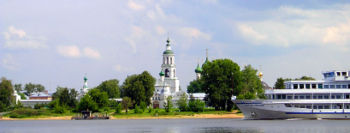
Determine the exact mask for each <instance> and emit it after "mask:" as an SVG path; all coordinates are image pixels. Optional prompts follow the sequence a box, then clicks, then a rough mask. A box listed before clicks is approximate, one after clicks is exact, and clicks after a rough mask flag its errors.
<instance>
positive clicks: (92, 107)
mask: <svg viewBox="0 0 350 133" xmlns="http://www.w3.org/2000/svg"><path fill="white" fill-rule="evenodd" d="M86 110H89V111H92V112H96V111H98V105H97V103H96V102H95V101H94V100H92V98H91V96H90V95H85V96H84V97H83V98H81V99H80V102H79V104H78V111H86Z"/></svg>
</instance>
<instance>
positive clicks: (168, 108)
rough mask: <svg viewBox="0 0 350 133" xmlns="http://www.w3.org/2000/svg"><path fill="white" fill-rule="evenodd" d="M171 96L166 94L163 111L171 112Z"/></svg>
mask: <svg viewBox="0 0 350 133" xmlns="http://www.w3.org/2000/svg"><path fill="white" fill-rule="evenodd" d="M172 99H173V97H172V96H168V97H167V98H166V103H164V109H165V112H171V109H172V108H173V106H174V105H173V101H172Z"/></svg>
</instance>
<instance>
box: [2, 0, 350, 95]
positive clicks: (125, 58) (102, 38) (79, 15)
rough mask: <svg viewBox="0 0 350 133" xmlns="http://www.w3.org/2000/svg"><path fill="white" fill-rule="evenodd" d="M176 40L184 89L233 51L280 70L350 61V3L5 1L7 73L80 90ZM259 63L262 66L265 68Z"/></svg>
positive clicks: (291, 74) (120, 73)
mask: <svg viewBox="0 0 350 133" xmlns="http://www.w3.org/2000/svg"><path fill="white" fill-rule="evenodd" d="M168 34H169V36H170V39H171V43H172V47H173V50H174V51H175V54H176V64H177V76H178V77H179V79H180V84H181V88H183V89H185V88H186V87H187V85H188V83H189V82H190V81H191V80H193V79H194V78H195V73H194V69H195V67H196V65H197V62H198V60H200V62H202V61H203V60H204V58H205V49H206V48H208V49H209V59H211V60H213V59H218V58H229V59H232V60H233V61H235V62H237V63H238V64H239V65H240V66H241V67H243V66H244V65H248V64H251V65H252V66H253V67H255V68H258V69H260V70H262V72H263V73H264V81H266V82H267V83H268V84H269V85H270V86H272V85H273V83H274V82H275V80H276V78H278V77H285V78H296V77H300V76H302V75H307V76H312V77H315V78H317V79H322V77H321V72H322V71H326V70H333V69H341V70H346V69H348V68H349V66H350V62H349V61H348V58H347V57H350V52H349V47H350V3H347V2H346V1H340V2H338V1H314V0H311V1H295V0H292V1H287V0H283V1H280V0H276V1H264V0H250V1H242V0H226V1H220V0H192V1H188V0H140V1H138V0H101V1H93V0H76V1H70V0H63V1H62V0H57V1H56V0H51V1H45V0H34V1H20V0H4V1H0V76H1V77H7V78H9V79H11V80H13V82H14V83H22V84H25V83H28V82H32V83H41V84H43V85H44V86H45V87H46V88H47V89H49V90H50V91H54V90H55V88H56V87H57V86H58V85H60V86H67V87H70V88H76V89H80V88H81V87H82V85H83V83H82V82H83V76H84V74H85V73H87V76H88V78H89V86H90V87H93V86H97V85H98V84H99V83H101V82H102V81H104V80H108V79H112V78H117V79H119V80H120V81H121V82H123V81H124V79H125V77H126V76H127V75H131V74H138V73H141V72H142V71H144V70H147V71H149V72H150V73H151V74H152V75H153V76H154V77H156V78H158V73H159V71H160V65H161V58H162V57H161V56H162V52H163V51H164V49H165V41H166V39H167V37H168ZM260 66H261V67H260Z"/></svg>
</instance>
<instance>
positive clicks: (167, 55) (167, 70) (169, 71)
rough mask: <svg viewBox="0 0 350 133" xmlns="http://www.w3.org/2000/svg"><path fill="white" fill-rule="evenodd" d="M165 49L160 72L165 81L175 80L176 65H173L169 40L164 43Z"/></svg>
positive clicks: (173, 60) (173, 58) (172, 53)
mask: <svg viewBox="0 0 350 133" xmlns="http://www.w3.org/2000/svg"><path fill="white" fill-rule="evenodd" d="M166 42H167V44H166V49H165V51H164V52H163V63H162V66H161V68H162V72H164V78H165V79H177V77H176V65H175V54H174V52H173V51H172V50H171V45H170V40H169V38H168V40H167V41H166Z"/></svg>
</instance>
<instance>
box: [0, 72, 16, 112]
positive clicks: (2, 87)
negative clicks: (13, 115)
mask: <svg viewBox="0 0 350 133" xmlns="http://www.w3.org/2000/svg"><path fill="white" fill-rule="evenodd" d="M12 103H14V97H13V86H12V83H11V80H7V79H6V78H1V82H0V112H2V111H6V110H7V108H8V107H9V106H10V105H11V104H12Z"/></svg>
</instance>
